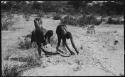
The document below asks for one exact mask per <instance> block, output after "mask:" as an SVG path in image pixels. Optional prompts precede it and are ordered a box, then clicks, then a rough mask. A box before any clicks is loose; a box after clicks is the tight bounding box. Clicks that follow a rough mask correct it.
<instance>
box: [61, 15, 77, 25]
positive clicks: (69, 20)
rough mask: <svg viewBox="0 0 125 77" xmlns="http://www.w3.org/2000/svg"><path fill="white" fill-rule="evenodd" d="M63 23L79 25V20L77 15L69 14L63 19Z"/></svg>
mask: <svg viewBox="0 0 125 77" xmlns="http://www.w3.org/2000/svg"><path fill="white" fill-rule="evenodd" d="M61 23H64V24H66V25H77V20H76V19H75V17H73V16H70V15H68V16H66V17H64V18H63V19H62V20H61Z"/></svg>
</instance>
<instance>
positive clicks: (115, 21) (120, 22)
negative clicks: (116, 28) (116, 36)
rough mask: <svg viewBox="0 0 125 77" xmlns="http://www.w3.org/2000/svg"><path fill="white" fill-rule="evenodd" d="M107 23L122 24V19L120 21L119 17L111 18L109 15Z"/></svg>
mask: <svg viewBox="0 0 125 77" xmlns="http://www.w3.org/2000/svg"><path fill="white" fill-rule="evenodd" d="M107 24H124V21H120V19H118V18H115V19H113V18H111V17H109V18H108V21H107Z"/></svg>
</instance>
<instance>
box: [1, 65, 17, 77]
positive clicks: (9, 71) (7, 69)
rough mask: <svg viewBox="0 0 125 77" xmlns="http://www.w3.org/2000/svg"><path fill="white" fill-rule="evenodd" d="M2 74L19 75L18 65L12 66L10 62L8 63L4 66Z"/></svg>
mask: <svg viewBox="0 0 125 77" xmlns="http://www.w3.org/2000/svg"><path fill="white" fill-rule="evenodd" d="M2 76H19V72H18V66H17V65H14V66H13V67H10V66H9V65H8V64H6V65H5V66H3V69H2Z"/></svg>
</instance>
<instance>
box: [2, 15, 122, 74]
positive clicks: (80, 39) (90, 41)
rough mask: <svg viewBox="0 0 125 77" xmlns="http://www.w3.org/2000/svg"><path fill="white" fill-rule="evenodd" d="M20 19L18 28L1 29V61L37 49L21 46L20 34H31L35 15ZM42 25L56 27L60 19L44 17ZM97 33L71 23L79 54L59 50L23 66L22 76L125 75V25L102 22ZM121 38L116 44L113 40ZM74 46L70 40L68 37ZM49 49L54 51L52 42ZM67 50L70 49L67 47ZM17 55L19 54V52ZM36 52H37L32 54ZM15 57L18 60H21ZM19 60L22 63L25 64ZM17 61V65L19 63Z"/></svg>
mask: <svg viewBox="0 0 125 77" xmlns="http://www.w3.org/2000/svg"><path fill="white" fill-rule="evenodd" d="M15 17H17V18H18V22H17V23H15V24H14V25H13V27H14V28H15V30H10V31H2V65H4V64H6V63H7V62H6V61H9V62H8V63H7V64H9V63H10V64H12V63H14V62H15V61H14V60H10V59H6V58H11V57H19V56H20V57H22V56H23V57H24V56H29V55H30V54H31V53H34V52H37V50H36V49H35V48H34V49H32V48H31V49H24V50H22V49H19V48H18V38H19V37H21V36H24V35H27V34H29V33H30V32H31V31H32V30H33V29H34V23H33V19H34V18H33V17H31V18H30V20H29V21H25V19H23V18H22V17H21V16H16V15H15ZM42 20H43V26H44V28H46V29H51V30H53V31H54V36H55V38H56V34H55V29H56V27H57V25H58V24H59V22H60V21H59V20H52V19H50V18H43V19H42ZM95 29H96V34H92V35H91V34H86V29H85V28H81V27H73V26H70V25H68V30H69V31H70V32H72V35H73V38H74V42H75V44H76V46H77V48H78V50H79V52H80V54H79V55H74V56H70V57H63V56H60V55H59V54H56V55H50V56H49V57H43V58H41V59H40V61H39V62H40V63H41V64H40V66H36V67H32V68H30V69H27V70H24V71H23V72H22V73H21V76H119V75H124V25H109V24H101V25H99V26H97V27H96V28H95ZM116 40H117V41H118V43H117V44H116V45H115V44H114V42H115V41H116ZM68 43H69V46H70V47H71V44H70V42H69V41H68ZM52 49H54V50H50V52H56V51H55V45H54V44H53V47H52ZM66 52H67V51H66ZM17 55H18V56H17ZM31 55H35V54H31ZM11 62H12V63H11ZM18 62H19V60H18V61H16V62H15V63H18ZM25 63H26V62H20V63H19V64H25ZM19 64H18V65H19Z"/></svg>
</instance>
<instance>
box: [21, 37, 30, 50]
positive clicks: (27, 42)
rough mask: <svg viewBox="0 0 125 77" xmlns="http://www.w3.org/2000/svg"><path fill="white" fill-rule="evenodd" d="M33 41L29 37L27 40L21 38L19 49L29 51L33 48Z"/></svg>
mask: <svg viewBox="0 0 125 77" xmlns="http://www.w3.org/2000/svg"><path fill="white" fill-rule="evenodd" d="M30 40H31V39H30V38H29V37H25V38H22V39H21V38H19V48H21V49H29V48H31V47H32V45H31V41H30Z"/></svg>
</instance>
